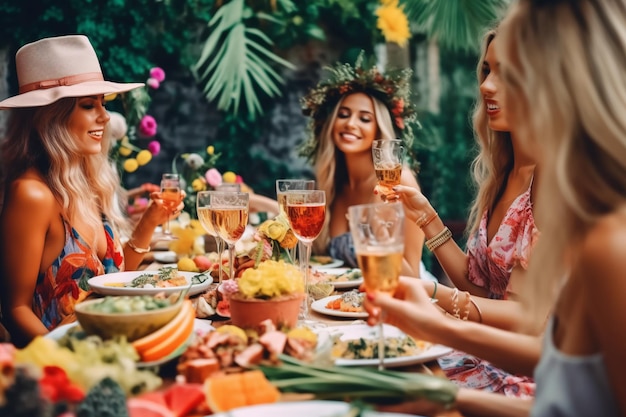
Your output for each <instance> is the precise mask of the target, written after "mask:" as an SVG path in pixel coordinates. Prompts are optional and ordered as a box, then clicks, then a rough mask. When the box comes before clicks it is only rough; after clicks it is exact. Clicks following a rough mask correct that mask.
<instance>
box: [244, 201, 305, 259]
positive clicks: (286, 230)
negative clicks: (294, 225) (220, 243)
mask: <svg viewBox="0 0 626 417" xmlns="http://www.w3.org/2000/svg"><path fill="white" fill-rule="evenodd" d="M254 239H255V240H257V241H258V242H259V243H258V245H257V249H256V252H255V253H254V254H253V256H251V257H252V258H253V259H254V260H255V264H256V265H258V264H259V263H261V262H262V261H265V260H267V259H274V260H279V259H281V258H282V254H281V249H286V251H285V252H284V253H285V254H286V255H287V257H288V261H289V262H290V263H293V259H292V256H291V254H290V253H289V252H288V251H287V250H289V249H294V248H295V247H296V245H297V244H298V238H297V237H296V235H295V234H294V233H293V230H291V227H290V226H289V221H288V220H287V218H286V217H285V215H284V214H283V213H281V214H279V215H278V216H276V217H274V218H273V219H269V220H266V221H264V222H263V223H261V224H260V225H259V227H258V228H257V230H256V233H255V236H254Z"/></svg>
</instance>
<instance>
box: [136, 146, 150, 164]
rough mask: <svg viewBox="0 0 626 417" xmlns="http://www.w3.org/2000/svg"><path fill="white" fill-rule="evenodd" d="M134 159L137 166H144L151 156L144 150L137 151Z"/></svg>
mask: <svg viewBox="0 0 626 417" xmlns="http://www.w3.org/2000/svg"><path fill="white" fill-rule="evenodd" d="M136 159H137V163H138V164H139V166H144V165H146V164H147V163H148V162H150V161H151V160H152V154H151V153H150V151H149V150H147V149H144V150H141V151H139V153H138V154H137V157H136Z"/></svg>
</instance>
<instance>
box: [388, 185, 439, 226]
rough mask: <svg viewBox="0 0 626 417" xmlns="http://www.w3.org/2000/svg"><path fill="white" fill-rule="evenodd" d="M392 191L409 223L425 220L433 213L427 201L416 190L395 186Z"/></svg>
mask: <svg viewBox="0 0 626 417" xmlns="http://www.w3.org/2000/svg"><path fill="white" fill-rule="evenodd" d="M393 190H394V191H395V192H396V193H398V195H399V196H400V201H402V205H403V206H404V213H405V215H406V218H407V219H408V220H410V221H411V222H415V221H417V220H418V219H421V218H427V217H428V216H430V215H431V214H432V213H434V212H435V209H434V208H433V207H432V206H431V205H430V202H429V201H428V199H427V198H426V197H425V196H424V194H422V193H421V192H420V190H418V189H417V188H414V187H407V186H406V185H396V186H394V187H393Z"/></svg>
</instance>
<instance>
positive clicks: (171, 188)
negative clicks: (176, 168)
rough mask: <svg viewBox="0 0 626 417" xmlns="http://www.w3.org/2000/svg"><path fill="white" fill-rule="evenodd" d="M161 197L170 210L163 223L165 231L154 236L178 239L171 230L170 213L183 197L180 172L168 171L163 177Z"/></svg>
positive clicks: (154, 237)
mask: <svg viewBox="0 0 626 417" xmlns="http://www.w3.org/2000/svg"><path fill="white" fill-rule="evenodd" d="M161 199H162V200H163V206H164V207H165V208H166V209H167V210H168V217H167V221H166V222H165V223H163V231H162V232H161V233H159V234H156V235H154V236H153V239H155V240H176V239H178V238H177V237H176V236H174V235H173V234H172V232H171V231H170V219H169V217H170V215H171V213H173V212H174V211H175V210H176V208H177V207H178V205H179V204H180V202H181V201H182V199H183V195H182V193H181V189H180V177H179V176H178V174H172V173H167V174H163V176H162V178H161Z"/></svg>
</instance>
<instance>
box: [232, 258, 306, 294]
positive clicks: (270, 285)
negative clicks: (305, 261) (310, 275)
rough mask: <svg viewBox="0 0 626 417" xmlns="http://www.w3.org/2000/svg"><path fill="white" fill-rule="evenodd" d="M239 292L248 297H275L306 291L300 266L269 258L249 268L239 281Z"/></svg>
mask: <svg viewBox="0 0 626 417" xmlns="http://www.w3.org/2000/svg"><path fill="white" fill-rule="evenodd" d="M238 284H239V292H240V293H241V294H243V295H245V296H246V297H248V298H273V297H278V296H281V295H287V294H296V293H303V292H304V280H303V279H302V274H301V273H300V270H299V269H298V267H296V266H294V265H291V264H287V263H285V262H284V261H272V260H267V261H263V262H261V263H260V264H259V266H258V267H257V268H256V269H255V268H248V269H246V270H245V271H244V272H243V275H242V276H241V278H240V279H239V281H238Z"/></svg>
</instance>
